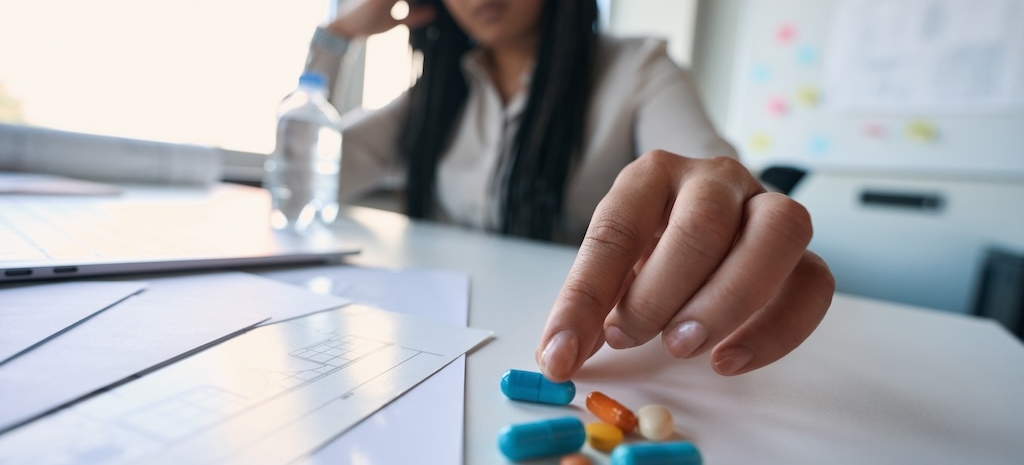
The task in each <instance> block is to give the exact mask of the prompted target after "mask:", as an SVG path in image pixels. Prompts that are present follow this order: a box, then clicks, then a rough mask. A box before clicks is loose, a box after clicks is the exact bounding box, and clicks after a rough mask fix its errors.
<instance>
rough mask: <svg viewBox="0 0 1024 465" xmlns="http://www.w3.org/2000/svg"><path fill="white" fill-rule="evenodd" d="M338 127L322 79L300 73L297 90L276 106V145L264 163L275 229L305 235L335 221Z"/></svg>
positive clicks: (339, 171)
mask: <svg viewBox="0 0 1024 465" xmlns="http://www.w3.org/2000/svg"><path fill="white" fill-rule="evenodd" d="M340 128H341V117H340V116H339V115H338V111H337V110H335V109H334V107H333V106H332V105H331V104H330V102H328V101H327V86H326V83H325V80H324V78H323V76H322V75H320V74H317V73H311V72H307V73H303V74H302V76H301V77H300V78H299V86H298V87H297V88H296V89H295V90H294V91H293V92H292V93H290V94H288V96H287V97H285V98H284V99H283V100H282V101H281V104H280V105H279V106H278V111H277V145H276V147H275V148H274V153H272V154H271V155H270V158H268V159H267V161H266V163H265V165H264V171H265V173H264V178H263V186H264V187H266V188H267V189H268V190H269V191H270V196H271V199H272V205H273V211H272V212H271V217H270V218H271V224H272V225H273V226H274V228H276V229H291V230H293V231H296V232H304V231H306V230H308V229H309V228H310V227H311V226H313V225H314V224H316V223H320V224H324V225H328V224H330V223H332V222H334V220H335V218H337V216H338V179H339V175H340V174H341V129H340Z"/></svg>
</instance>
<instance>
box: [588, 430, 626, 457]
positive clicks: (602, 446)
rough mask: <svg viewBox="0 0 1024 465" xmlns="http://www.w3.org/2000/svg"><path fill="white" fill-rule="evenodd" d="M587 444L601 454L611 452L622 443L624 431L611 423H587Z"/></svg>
mask: <svg viewBox="0 0 1024 465" xmlns="http://www.w3.org/2000/svg"><path fill="white" fill-rule="evenodd" d="M586 430H587V442H588V443H589V444H590V447H593V448H594V449H597V450H599V451H601V452H604V453H606V454H607V453H608V452H611V451H612V449H614V448H615V446H617V445H619V444H621V443H622V430H621V429H619V427H618V426H615V425H612V424H609V423H587V426H586Z"/></svg>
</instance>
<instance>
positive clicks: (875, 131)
mask: <svg viewBox="0 0 1024 465" xmlns="http://www.w3.org/2000/svg"><path fill="white" fill-rule="evenodd" d="M861 132H863V133H864V137H868V138H871V139H882V138H884V137H885V126H883V125H882V124H880V123H868V124H865V125H864V127H863V128H862V129H861Z"/></svg>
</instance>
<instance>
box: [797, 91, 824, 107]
mask: <svg viewBox="0 0 1024 465" xmlns="http://www.w3.org/2000/svg"><path fill="white" fill-rule="evenodd" d="M793 100H794V101H796V103H797V104H798V105H800V106H802V107H813V106H817V105H818V103H820V102H821V92H820V91H818V88H817V87H814V86H802V87H800V88H799V89H797V90H796V94H795V95H794V96H793Z"/></svg>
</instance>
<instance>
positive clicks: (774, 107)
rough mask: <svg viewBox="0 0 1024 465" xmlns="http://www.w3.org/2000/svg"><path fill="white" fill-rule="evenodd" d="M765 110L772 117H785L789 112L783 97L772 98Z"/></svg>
mask: <svg viewBox="0 0 1024 465" xmlns="http://www.w3.org/2000/svg"><path fill="white" fill-rule="evenodd" d="M765 110H767V111H768V114H769V115H772V116H785V115H786V113H787V112H788V111H789V103H788V102H786V98H785V97H772V98H770V99H768V103H767V104H766V105H765Z"/></svg>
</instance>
